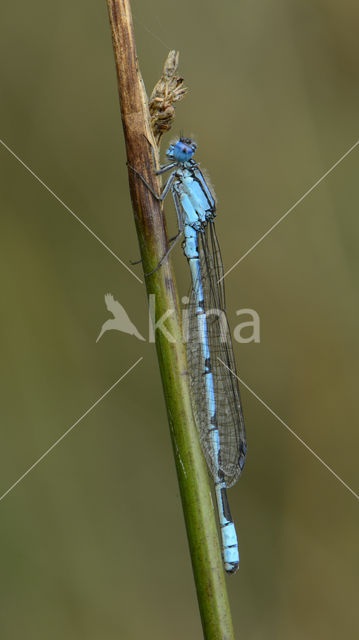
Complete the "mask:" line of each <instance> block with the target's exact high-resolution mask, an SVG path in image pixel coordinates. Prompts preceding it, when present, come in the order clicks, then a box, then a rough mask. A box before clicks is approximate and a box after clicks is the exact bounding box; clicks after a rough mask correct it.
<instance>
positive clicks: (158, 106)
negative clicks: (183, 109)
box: [148, 51, 188, 144]
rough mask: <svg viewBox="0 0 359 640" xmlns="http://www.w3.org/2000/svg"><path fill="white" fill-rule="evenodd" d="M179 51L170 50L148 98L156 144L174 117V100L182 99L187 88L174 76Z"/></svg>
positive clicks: (169, 126)
mask: <svg viewBox="0 0 359 640" xmlns="http://www.w3.org/2000/svg"><path fill="white" fill-rule="evenodd" d="M178 60H179V53H178V51H170V52H169V54H168V57H167V60H166V62H165V65H164V67H163V72H162V76H161V78H160V79H159V81H158V82H157V84H156V86H155V88H154V89H153V91H152V94H151V97H150V99H149V103H148V106H149V110H150V115H151V125H152V130H153V134H154V136H155V139H156V142H157V144H159V142H160V139H161V136H162V135H163V133H165V131H169V130H170V128H171V126H172V122H173V120H174V117H175V108H174V106H173V103H174V102H178V101H179V100H182V98H184V96H185V95H186V93H187V91H188V89H187V88H186V87H185V86H184V84H183V82H184V80H183V78H180V77H179V76H176V75H175V74H176V71H177V68H178Z"/></svg>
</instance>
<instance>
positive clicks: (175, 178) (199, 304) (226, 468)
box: [139, 137, 247, 573]
mask: <svg viewBox="0 0 359 640" xmlns="http://www.w3.org/2000/svg"><path fill="white" fill-rule="evenodd" d="M196 149H197V145H196V143H195V142H193V141H192V140H190V139H189V138H182V137H181V138H179V140H177V142H176V143H175V144H171V145H170V147H169V149H168V150H167V152H166V155H167V157H168V158H169V160H170V162H169V163H168V164H166V165H163V166H161V168H160V170H159V171H158V172H157V173H158V174H162V173H165V172H167V171H170V170H172V173H171V175H170V177H169V179H168V180H167V183H166V185H165V187H164V189H163V192H162V194H161V196H157V195H156V194H155V193H154V192H153V191H152V189H151V187H150V186H149V185H148V183H147V182H146V181H145V180H144V178H143V177H142V176H140V177H141V179H142V180H143V181H144V182H145V184H146V185H147V186H148V187H149V189H150V190H151V192H152V193H153V195H154V196H155V197H156V198H158V199H159V200H163V199H164V198H165V197H166V195H167V193H168V192H169V191H170V190H171V192H172V196H173V200H174V204H175V208H176V213H177V218H178V228H179V232H178V235H177V236H176V239H178V238H179V237H181V235H182V234H183V235H184V254H185V256H186V257H187V260H188V262H189V266H190V270H191V277H192V290H191V296H190V303H189V327H188V341H187V355H188V366H189V373H190V380H191V390H192V401H193V411H194V414H195V418H196V423H197V427H198V431H199V436H200V441H201V446H202V450H203V453H204V456H205V459H206V462H207V465H208V468H209V470H210V473H211V475H212V478H213V481H214V487H215V495H216V502H217V507H218V517H219V526H220V531H221V542H222V556H223V562H224V567H225V569H226V571H227V572H228V573H234V572H235V571H236V570H237V569H238V564H239V551H238V542H237V535H236V530H235V526H234V523H233V520H232V516H231V512H230V509H229V504H228V499H227V488H228V487H231V486H233V485H234V484H235V482H237V480H238V478H239V476H240V474H241V472H242V469H243V466H244V462H245V457H246V450H247V445H246V435H245V428H244V420H243V413H242V406H241V400H240V395H239V388H238V381H237V376H236V366H235V361H234V354H233V346H232V341H231V336H230V330H229V326H228V321H227V317H226V307H225V294H224V285H223V265H222V259H221V254H220V250H219V245H218V241H217V236H216V231H215V224H214V218H215V215H216V204H215V199H214V196H213V195H212V192H211V190H210V188H209V186H208V184H207V182H206V180H205V178H204V176H203V173H202V172H201V170H200V168H199V165H198V164H197V162H195V160H194V159H193V155H194V153H195V151H196ZM139 175H140V174H139ZM174 244H175V243H173V244H172V246H171V247H170V249H169V251H170V250H172V248H173V246H174ZM169 251H168V252H167V253H166V255H165V256H164V257H163V259H162V260H161V263H160V264H162V262H163V260H164V259H165V258H166V257H167V255H168V253H169Z"/></svg>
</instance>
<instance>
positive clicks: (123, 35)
mask: <svg viewBox="0 0 359 640" xmlns="http://www.w3.org/2000/svg"><path fill="white" fill-rule="evenodd" d="M107 4H108V10H109V16H110V22H111V28H112V40H113V47H114V53H115V61H116V69H117V79H118V88H119V96H120V105H121V116H122V123H123V130H124V137H125V143H126V151H127V161H128V164H129V165H131V166H133V167H135V168H136V169H137V170H138V171H139V172H140V173H141V174H142V175H143V176H144V177H145V178H146V180H147V181H148V182H149V183H150V184H151V186H152V187H153V188H154V190H155V191H156V192H157V193H158V191H159V189H160V185H159V184H158V180H157V178H156V175H155V173H154V166H153V158H152V151H151V146H150V144H151V145H152V148H153V150H154V152H155V154H158V149H157V147H156V144H155V141H154V140H153V135H152V131H151V128H150V118H149V112H148V106H147V96H146V93H145V90H144V86H143V81H142V78H141V74H140V71H139V68H138V62H137V56H136V49H135V41H134V33H133V25H132V16H131V9H130V4H129V1H128V0H107ZM149 142H150V144H149ZM129 184H130V193H131V199H132V206H133V212H134V217H135V223H136V228H137V234H138V239H139V244H140V251H141V258H142V264H143V267H144V272H145V273H146V272H147V273H148V272H150V271H151V269H153V268H154V267H155V266H156V265H157V264H158V263H159V261H160V259H161V258H162V256H163V255H164V254H165V252H166V250H167V246H168V244H167V235H166V227H165V221H164V217H163V211H162V207H161V204H160V203H159V202H158V201H157V200H156V199H155V198H153V196H152V195H151V194H150V192H149V190H148V189H147V188H146V187H145V186H144V184H143V183H142V181H141V180H140V179H139V178H138V176H137V175H136V174H135V173H134V172H133V171H131V170H129ZM145 281H146V288H147V294H148V295H150V294H154V295H155V301H156V319H158V318H160V317H161V316H162V315H163V314H164V313H165V312H166V311H167V310H169V309H170V310H172V313H171V314H170V315H169V317H168V319H167V320H166V329H167V331H168V332H169V333H170V334H171V335H172V336H173V338H174V341H173V342H172V341H169V340H168V339H167V338H166V337H165V336H164V335H163V333H162V332H161V331H157V332H156V348H157V355H158V362H159V367H160V372H161V378H162V384H163V390H164V395H165V401H166V406H167V414H168V421H169V426H170V432H171V438H172V444H173V451H174V457H175V462H176V469H177V475H178V481H179V486H180V492H181V499H182V505H183V512H184V517H185V522H186V528H187V536H188V541H189V547H190V552H191V559H192V567H193V573H194V579H195V582H196V589H197V596H198V602H199V608H200V612H201V618H202V626H203V632H204V637H205V638H206V639H208V640H231V639H233V638H234V635H233V628H232V620H231V614H230V609H229V603H228V596H227V590H226V583H225V577H224V571H223V565H222V559H221V554H220V548H219V543H218V534H217V528H216V522H215V517H214V511H213V505H212V499H211V491H210V486H209V479H208V473H207V469H206V466H205V462H204V459H203V455H202V452H201V448H200V444H199V440H198V434H197V429H196V425H195V423H194V419H193V414H192V408H191V398H190V389H189V378H188V372H187V361H186V353H185V347H184V344H183V342H182V330H181V324H180V309H179V303H178V295H177V289H176V284H175V281H174V277H173V273H172V268H171V265H170V261H169V260H166V261H165V263H164V264H163V266H162V267H161V268H160V269H158V270H157V271H155V273H153V274H152V275H151V276H150V277H147V278H145Z"/></svg>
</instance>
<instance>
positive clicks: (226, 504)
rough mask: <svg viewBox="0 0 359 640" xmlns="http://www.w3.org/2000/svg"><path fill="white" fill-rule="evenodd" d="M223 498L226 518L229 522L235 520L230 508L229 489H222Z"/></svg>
mask: <svg viewBox="0 0 359 640" xmlns="http://www.w3.org/2000/svg"><path fill="white" fill-rule="evenodd" d="M221 498H222V505H223V515H224V517H225V518H226V520H229V522H233V520H232V514H231V510H230V508H229V503H228V498H227V491H226V489H225V488H223V489H221Z"/></svg>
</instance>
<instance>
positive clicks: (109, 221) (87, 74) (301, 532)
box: [0, 0, 359, 640]
mask: <svg viewBox="0 0 359 640" xmlns="http://www.w3.org/2000/svg"><path fill="white" fill-rule="evenodd" d="M132 5H133V12H134V16H135V29H136V38H137V47H138V55H139V60H140V64H141V68H142V73H143V77H144V80H145V83H146V86H147V90H148V92H149V93H150V91H151V90H152V87H153V85H154V83H155V82H156V81H157V79H158V77H159V74H160V71H161V69H162V65H163V62H164V60H165V58H166V55H167V53H168V51H169V50H170V49H172V48H176V49H178V50H180V54H181V59H180V63H181V64H180V71H181V73H182V74H183V76H184V77H185V81H186V84H187V86H188V87H189V88H190V93H189V95H188V96H187V98H186V99H185V101H184V102H183V103H181V104H180V105H179V107H178V109H177V120H176V127H175V128H174V129H173V134H174V135H176V134H177V133H178V132H179V131H180V130H181V129H182V130H183V131H184V132H185V134H186V135H195V137H196V140H197V142H198V144H199V152H198V158H199V159H200V161H201V165H202V166H203V167H204V168H207V169H208V170H209V172H210V175H211V179H212V182H213V184H214V187H215V189H216V194H217V197H218V202H219V206H218V210H219V215H218V222H217V231H218V235H219V238H220V242H221V247H222V251H223V257H224V262H225V267H226V268H229V267H231V266H232V264H233V263H234V262H235V261H236V260H238V258H240V257H241V256H242V255H243V253H245V252H246V251H247V250H248V249H249V248H250V247H251V246H252V245H253V244H254V243H255V242H256V241H257V240H258V239H259V237H261V235H262V234H263V233H264V232H265V231H266V230H267V229H268V228H269V227H270V226H271V225H272V224H273V223H274V222H276V221H277V220H278V218H279V217H280V216H281V215H283V213H285V211H286V210H287V209H288V208H289V207H290V206H292V205H293V204H294V203H295V202H296V201H297V200H298V199H299V198H300V197H301V196H302V195H303V194H304V193H305V192H306V191H307V190H308V189H309V188H310V187H311V186H312V185H313V184H314V182H316V180H318V179H319V178H320V177H321V176H322V175H323V174H324V173H325V172H326V171H327V169H329V167H330V166H331V165H332V164H334V163H335V162H336V161H337V160H338V159H339V158H340V157H341V156H342V155H343V154H344V153H345V152H346V151H347V150H348V149H349V148H350V147H351V146H352V145H353V144H354V143H355V142H356V140H357V139H358V137H359V133H358V132H359V129H358V108H359V83H358V56H359V41H358V20H359V8H358V5H357V3H356V2H354V0H346V1H344V2H342V3H338V2H334V0H314V1H312V2H303V1H302V2H300V1H299V0H297V1H295V0H293V1H289V2H288V1H284V0H282V1H279V2H274V1H273V0H269V1H267V2H263V3H254V2H249V1H247V2H240V3H236V2H230V1H229V0H226V1H225V2H224V3H221V4H219V3H218V2H214V1H207V2H193V0H182V2H181V3H176V2H173V1H172V0H171V2H168V1H167V2H164V1H163V0H156V1H155V2H151V3H148V2H145V1H144V0H136V1H134V2H133V3H132ZM1 25H2V36H1V40H0V47H1V69H2V70H1V87H2V100H1V134H0V135H1V138H2V139H3V140H4V142H5V143H6V144H7V145H9V147H11V149H13V151H14V152H15V153H16V154H18V155H19V156H20V158H21V159H22V160H23V161H24V162H26V163H27V164H28V165H29V166H30V167H31V169H32V170H33V171H34V172H35V173H37V174H38V175H39V176H40V177H41V179H42V180H43V181H44V182H45V183H46V184H47V185H48V186H49V187H50V188H51V189H52V190H53V191H54V192H55V193H56V194H57V195H58V196H59V197H60V198H61V199H62V200H63V201H64V202H65V203H66V204H67V205H68V206H69V207H70V208H71V209H72V210H73V211H74V212H75V213H76V214H77V215H78V216H79V217H80V218H81V219H82V220H83V221H84V222H85V223H86V224H87V225H88V226H89V227H90V228H91V229H92V230H94V232H95V233H96V234H98V236H99V237H100V238H101V239H102V240H103V241H104V242H106V243H107V244H108V245H109V246H110V247H111V249H112V250H113V251H114V252H115V253H116V254H117V255H118V256H120V258H121V259H122V260H123V261H124V262H126V263H127V264H128V261H129V260H135V259H136V258H137V257H138V245H137V239H136V234H135V229H134V223H133V219H132V213H131V205H130V200H129V195H128V188H127V170H126V166H125V152H124V144H123V137H122V128H121V120H120V111H119V104H118V96H117V84H116V74H115V67H114V61H113V52H112V44H111V36H110V29H109V23H108V17H107V9H106V4H105V2H95V1H94V0H92V1H89V0H88V1H87V2H85V1H84V0H80V1H79V2H77V3H73V2H70V1H69V0H64V1H63V2H62V3H49V2H45V1H44V0H35V1H34V2H31V3H25V2H22V3H20V5H19V3H15V4H14V3H4V4H3V6H2V9H1ZM169 139H170V137H167V139H166V140H164V145H165V144H166V143H167V142H168V141H169ZM0 160H1V178H2V179H1V202H2V232H1V247H0V259H1V269H0V274H1V275H0V278H1V293H2V303H3V304H2V314H1V315H2V331H1V342H2V344H1V354H2V358H1V361H2V362H1V368H2V382H1V394H2V400H1V407H2V437H1V440H2V442H1V467H0V486H1V493H3V492H5V491H6V490H7V489H8V488H9V487H10V486H11V485H12V484H13V483H14V482H15V481H16V480H17V478H19V477H20V476H21V475H22V474H23V473H24V471H25V470H26V469H28V468H29V466H30V465H31V464H32V463H33V462H34V461H35V460H36V459H37V458H38V457H39V456H40V455H41V454H42V453H43V452H44V451H46V450H47V448H48V447H49V446H50V445H51V444H52V443H53V442H54V441H55V440H56V439H57V438H59V437H60V436H61V434H62V433H64V432H65V431H66V429H68V428H69V427H70V426H71V425H72V424H73V423H74V422H75V421H76V420H77V419H78V418H79V417H80V416H81V415H82V414H83V413H84V412H85V411H86V410H87V409H88V408H89V407H90V406H91V405H92V404H93V403H94V402H95V401H96V400H97V399H98V398H99V397H100V396H101V395H102V394H103V393H104V392H105V391H106V390H107V389H108V388H109V387H110V386H111V385H112V384H113V383H114V382H115V381H116V380H117V379H118V378H119V377H120V376H121V375H123V374H124V373H125V372H126V371H127V370H128V368H129V367H130V366H131V365H132V364H133V363H134V362H135V361H136V360H137V359H138V358H139V357H141V356H143V358H144V359H143V361H142V363H141V364H139V365H138V366H137V368H136V369H134V370H133V371H132V372H131V373H129V374H128V376H127V377H126V378H125V379H124V380H123V381H122V382H121V383H119V385H118V386H117V387H116V388H115V389H114V390H113V391H112V392H111V393H110V394H109V395H108V396H107V397H106V398H105V399H104V400H103V401H102V402H101V403H99V405H98V406H97V407H96V408H95V409H94V410H93V411H91V412H90V413H89V415H87V416H86V417H85V418H84V419H83V420H82V421H81V423H80V424H78V425H77V427H76V428H75V429H74V430H73V431H72V432H71V434H70V435H69V436H68V437H67V438H65V439H64V440H63V441H62V442H61V443H60V444H59V445H58V446H57V447H56V448H55V449H54V450H53V451H52V452H51V453H50V454H49V456H48V457H46V459H44V460H43V461H42V462H41V464H39V465H38V466H37V467H36V469H34V470H33V471H32V472H31V473H30V474H29V475H28V476H27V477H26V478H25V479H24V480H23V481H22V482H21V483H20V484H18V486H16V487H15V488H14V489H13V490H12V491H11V493H9V494H8V495H7V496H6V498H4V499H3V500H2V501H1V503H0V509H1V515H0V550H1V568H2V570H1V574H2V578H1V601H2V613H1V622H0V626H1V637H2V638H3V639H4V640H10V639H11V640H12V639H16V640H17V639H22V638H25V637H26V638H27V639H29V640H32V639H35V638H36V639H37V640H38V639H40V638H41V639H42V638H51V639H52V640H57V639H61V640H62V639H64V638H66V639H67V640H75V639H76V640H79V639H80V638H81V639H86V640H92V639H99V638H101V640H115V639H117V638H126V639H129V640H132V639H138V638H142V637H146V638H153V639H156V640H158V639H160V638H161V639H162V638H163V639H165V638H166V639H167V638H171V639H173V640H177V639H178V640H179V639H182V638H184V637H185V638H200V637H201V634H202V632H201V626H200V620H199V615H198V610H197V603H196V596H195V590H194V585H193V579H192V574H191V566H190V559H189V553H188V549H187V543H186V535H185V529H184V523H183V516H182V511H181V504H180V499H179V493H178V488H177V483H176V476H175V470H174V464H173V459H172V451H171V444H170V437H169V431H168V426H167V421H166V414H165V408H164V402H163V397H162V390H161V384H160V378H159V373H158V368H157V363H156V356H155V350H154V347H153V345H152V344H149V343H148V342H146V343H143V342H139V341H138V340H136V338H134V337H131V336H128V335H126V334H121V333H119V332H109V333H106V334H105V335H104V336H103V338H102V339H101V340H100V341H99V342H98V343H97V344H96V343H95V340H96V337H97V335H98V332H99V330H100V327H101V325H102V323H103V322H104V321H105V319H106V318H107V317H109V314H108V313H107V311H106V309H105V305H104V294H105V293H106V292H107V291H110V292H111V293H112V294H113V295H114V296H115V298H117V299H118V300H119V301H120V302H121V303H122V304H123V305H124V307H125V308H126V310H127V312H128V313H129V315H130V317H131V319H132V320H133V321H134V323H135V324H136V326H137V328H138V329H139V331H140V332H141V333H142V334H143V335H145V336H146V338H148V318H147V304H146V299H145V290H144V287H143V286H141V285H140V284H139V283H138V282H137V281H136V280H135V279H134V278H133V277H132V276H131V274H129V273H128V271H126V270H125V269H124V268H123V267H122V266H121V264H119V262H117V261H116V260H115V259H114V258H113V256H112V255H111V254H110V253H108V252H107V251H106V250H105V249H104V248H103V247H102V246H101V245H100V244H99V243H98V242H97V241H96V240H95V239H94V238H93V237H91V235H90V234H89V233H88V232H87V231H86V230H85V229H84V228H83V227H81V225H80V224H79V223H78V222H76V220H75V219H74V218H73V217H72V216H71V215H70V214H69V213H68V212H67V211H66V210H65V209H64V208H63V207H62V206H61V204H60V203H59V202H58V201H56V199H55V198H53V197H52V196H51V195H50V194H49V193H48V192H47V191H46V190H45V189H44V188H43V187H42V186H41V185H40V184H39V183H38V182H37V181H36V180H35V179H34V177H33V176H32V175H31V174H30V173H29V172H28V171H26V170H25V169H24V167H23V166H21V164H20V163H19V162H18V161H17V160H16V159H15V158H14V157H13V156H11V154H10V153H9V152H8V151H7V150H6V149H5V148H1V153H0ZM358 172H359V147H358V148H357V149H356V150H354V151H353V152H352V153H351V154H350V155H349V156H348V157H347V158H346V159H345V160H344V161H343V162H342V163H341V164H340V166H338V167H337V168H336V169H335V171H333V173H331V175H330V176H328V178H327V179H326V180H325V181H324V182H322V183H321V184H320V185H319V186H318V187H317V188H316V189H315V190H314V191H313V192H312V193H311V194H310V195H309V196H308V197H307V198H306V199H305V200H304V201H303V202H302V203H301V204H299V205H298V207H297V208H296V209H295V210H294V211H293V212H292V213H291V214H290V215H289V216H288V217H287V218H286V220H285V221H283V222H282V223H281V224H280V225H279V226H278V227H277V228H276V229H275V230H274V231H273V233H271V234H270V235H269V236H268V237H267V238H266V239H265V240H264V241H263V242H262V243H261V244H260V245H259V246H258V247H257V248H256V249H255V250H254V251H253V252H252V253H251V254H250V255H248V256H247V258H246V259H245V260H243V262H241V264H240V265H239V266H238V267H237V268H236V269H235V270H233V271H232V272H231V274H230V275H229V276H228V278H227V279H226V287H227V299H228V314H229V319H230V322H231V324H232V326H234V325H235V324H237V322H238V319H237V317H236V313H235V312H236V310H238V309H241V308H248V307H249V308H253V309H255V310H256V311H257V312H258V313H259V315H260V319H261V342H260V344H254V343H250V344H242V345H241V344H237V343H235V351H236V359H237V364H238V369H239V373H240V376H241V377H242V378H243V380H244V381H245V382H246V384H248V385H249V386H250V387H251V388H252V389H253V390H254V392H255V393H256V394H258V396H259V397H260V398H262V399H263V400H264V402H266V403H267V404H268V405H269V406H270V407H271V408H272V410H273V411H275V412H276V413H277V414H278V415H279V416H280V417H281V418H282V419H283V420H284V421H285V422H286V423H287V424H288V425H289V426H290V427H291V428H293V429H294V431H295V432H296V433H297V434H298V435H299V436H300V437H301V438H303V440H304V441H305V442H306V443H308V445H309V446H310V447H311V448H312V449H313V450H314V451H315V452H316V453H317V454H318V455H319V456H320V457H321V458H323V460H325V461H326V463H327V464H328V465H330V466H331V467H332V468H333V469H334V470H335V472H336V473H337V474H338V475H339V476H340V477H341V478H343V480H344V481H345V482H346V483H348V485H350V486H351V487H352V488H353V489H354V490H357V488H358V482H357V475H358V474H357V467H358V465H357V450H358V430H357V398H358V391H357V384H358V382H357V380H358V371H357V370H358V351H359V342H358V337H357V325H358V317H359V304H358V293H357V291H358V285H357V282H358V262H359V259H358V250H357V246H358V201H359V193H358ZM168 209H169V220H170V222H169V228H170V231H172V230H174V229H175V221H174V216H173V211H172V210H171V208H170V207H169V208H168ZM174 264H175V268H176V272H177V274H178V279H179V284H180V289H181V293H186V292H187V290H188V285H189V275H188V270H187V266H186V262H185V259H184V258H183V256H182V253H181V250H180V248H179V249H178V251H177V253H176V255H175V256H174ZM135 269H137V273H138V274H139V275H142V274H141V270H140V267H135ZM242 397H243V404H244V409H245V415H246V422H247V431H248V458H247V464H246V469H245V473H244V475H243V477H242V478H241V480H240V482H239V484H238V485H237V486H236V487H235V488H234V489H232V490H231V491H230V496H229V497H230V502H231V506H232V511H233V515H234V517H235V521H236V523H237V528H238V530H239V535H240V544H241V567H240V571H239V572H238V574H236V575H235V576H234V577H231V578H230V579H229V580H228V588H229V595H230V600H231V605H232V611H233V619H234V626H235V629H236V634H237V637H241V638H249V639H251V640H257V639H262V638H266V639H273V640H274V639H275V640H284V639H286V640H287V639H288V638H290V639H291V640H296V639H298V640H299V639H300V640H301V639H303V638H306V639H312V638H313V639H314V638H315V639H318V638H326V639H330V640H332V639H333V640H334V639H337V638H338V637H343V638H356V637H357V636H358V605H357V593H358V584H357V576H358V552H357V543H358V502H357V500H356V499H355V497H354V496H353V495H351V494H350V493H349V491H348V490H347V489H345V487H344V486H343V485H342V484H340V482H339V481H338V480H337V479H336V478H335V477H334V476H333V475H332V474H331V473H330V472H329V471H328V470H327V469H326V468H324V466H323V465H322V464H320V462H318V460H317V459H315V457H314V456H313V455H311V454H310V453H309V452H308V451H307V450H306V449H305V448H304V447H303V446H302V445H301V444H300V443H299V442H298V441H297V440H295V439H294V438H293V436H291V435H290V433H288V431H287V430H286V429H285V428H284V427H283V426H282V425H281V424H280V423H279V422H278V420H277V419H276V418H275V417H274V416H273V415H272V414H271V413H270V412H269V411H268V410H267V409H266V408H265V407H264V406H262V405H261V404H260V402H258V400H257V399H256V398H255V397H254V396H253V395H251V394H250V393H249V392H248V391H246V390H245V389H243V390H242ZM161 523H162V526H163V523H165V530H166V534H167V535H166V536H164V535H163V534H162V533H161Z"/></svg>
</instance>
